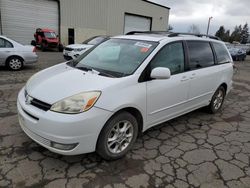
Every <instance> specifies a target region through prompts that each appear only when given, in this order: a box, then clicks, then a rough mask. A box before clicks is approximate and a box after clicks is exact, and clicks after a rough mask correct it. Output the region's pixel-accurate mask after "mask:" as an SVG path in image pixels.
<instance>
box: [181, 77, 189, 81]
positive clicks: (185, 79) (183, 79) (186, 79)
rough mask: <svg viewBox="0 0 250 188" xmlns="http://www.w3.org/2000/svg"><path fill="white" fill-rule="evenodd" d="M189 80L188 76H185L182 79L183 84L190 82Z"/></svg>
mask: <svg viewBox="0 0 250 188" xmlns="http://www.w3.org/2000/svg"><path fill="white" fill-rule="evenodd" d="M188 80H189V78H188V77H187V76H183V77H182V78H181V81H182V82H185V81H188Z"/></svg>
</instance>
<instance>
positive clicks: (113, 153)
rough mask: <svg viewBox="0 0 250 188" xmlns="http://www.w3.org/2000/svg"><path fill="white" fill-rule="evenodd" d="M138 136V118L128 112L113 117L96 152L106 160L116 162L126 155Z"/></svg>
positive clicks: (100, 139) (106, 125)
mask: <svg viewBox="0 0 250 188" xmlns="http://www.w3.org/2000/svg"><path fill="white" fill-rule="evenodd" d="M137 135H138V123H137V120H136V118H135V117H134V116H133V115H131V114H130V113H128V112H121V113H118V114H116V115H115V116H113V117H112V118H111V119H110V120H109V121H108V122H107V123H106V124H105V126H104V128H103V130H102V131H101V134H100V136H99V139H98V142H97V146H96V151H97V153H98V154H99V155H100V156H101V157H102V158H104V159H106V160H116V159H119V158H121V157H123V156H125V155H126V153H127V152H128V151H129V150H130V149H131V147H132V146H133V144H134V142H135V141H136V138H137Z"/></svg>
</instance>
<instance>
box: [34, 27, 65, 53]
mask: <svg viewBox="0 0 250 188" xmlns="http://www.w3.org/2000/svg"><path fill="white" fill-rule="evenodd" d="M34 38H35V40H32V41H31V45H33V46H36V47H38V48H40V49H41V50H42V51H45V50H48V49H51V50H58V51H63V46H62V44H61V43H60V41H59V38H58V36H57V35H56V32H55V31H54V30H52V29H40V28H38V29H36V32H35V34H34Z"/></svg>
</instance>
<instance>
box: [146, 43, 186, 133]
mask: <svg viewBox="0 0 250 188" xmlns="http://www.w3.org/2000/svg"><path fill="white" fill-rule="evenodd" d="M156 67H166V68H169V69H170V72H171V77H170V78H169V79H164V80H158V79H155V80H150V81H148V82H147V83H146V85H147V122H148V128H149V127H151V126H153V125H155V124H158V123H161V122H164V121H166V120H168V119H171V118H172V117H176V116H178V115H179V114H182V113H183V112H184V111H185V109H187V107H186V106H185V105H186V102H187V99H188V88H189V78H188V75H187V74H188V73H186V72H185V54H184V47H183V42H182V41H178V42H174V43H170V44H167V45H165V46H164V47H163V48H162V49H161V50H160V51H159V53H158V54H157V55H156V56H155V57H154V59H153V60H152V61H151V63H150V69H151V71H152V70H153V69H154V68H156ZM151 71H150V72H151Z"/></svg>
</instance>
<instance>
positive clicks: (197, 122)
mask: <svg viewBox="0 0 250 188" xmlns="http://www.w3.org/2000/svg"><path fill="white" fill-rule="evenodd" d="M38 55H39V62H38V64H36V65H35V66H28V67H26V68H25V69H24V70H22V71H20V72H10V71H8V70H6V69H5V68H0V187H35V188H37V187H71V188H73V187H84V188H86V187H91V188H92V187H106V188H109V187H110V188H111V187H115V188H116V187H121V188H122V187H131V188H137V187H138V188H139V187H188V186H191V187H198V186H201V187H220V188H221V187H237V188H239V187H240V188H241V187H242V188H244V187H250V167H249V165H250V58H249V57H248V59H247V61H245V62H244V63H242V62H236V66H237V67H238V72H237V74H236V75H235V77H234V89H233V90H232V91H231V93H230V94H229V96H228V98H227V100H226V101H225V104H224V107H223V111H222V112H221V113H218V114H216V115H210V114H207V113H206V112H205V111H204V110H197V111H195V112H192V113H189V114H187V115H184V116H182V117H179V118H177V119H174V120H172V121H169V122H167V123H164V124H161V125H159V126H157V127H156V128H153V129H150V130H148V131H147V132H146V133H145V134H144V135H143V136H141V137H140V138H139V139H138V141H137V142H136V144H135V146H134V147H133V150H132V151H131V152H129V154H128V155H127V156H126V157H125V158H123V159H120V160H117V161H114V162H107V161H104V160H102V159H101V158H100V157H99V156H98V155H97V154H95V153H92V154H87V155H79V156H61V155H57V154H54V153H51V152H50V151H48V150H46V149H44V148H43V147H41V146H39V145H37V144H36V143H35V142H33V141H32V140H31V139H29V138H28V137H27V136H26V135H25V134H24V133H23V132H22V131H21V129H20V127H19V124H18V120H17V110H16V98H17V93H18V91H19V90H20V89H21V88H22V87H23V86H24V84H25V82H26V81H27V80H28V78H29V77H30V76H31V75H33V74H34V73H36V72H37V71H39V70H42V69H44V68H46V67H49V66H52V65H54V64H58V63H60V62H63V58H62V54H61V53H53V52H46V53H38ZM45 92H46V91H45Z"/></svg>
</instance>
